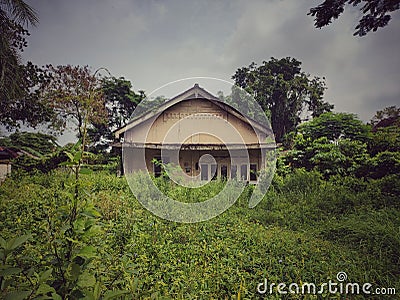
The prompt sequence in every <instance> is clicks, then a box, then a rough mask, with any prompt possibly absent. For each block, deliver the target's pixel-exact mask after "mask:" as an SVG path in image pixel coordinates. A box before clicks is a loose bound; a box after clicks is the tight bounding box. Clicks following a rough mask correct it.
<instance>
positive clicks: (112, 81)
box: [88, 77, 145, 150]
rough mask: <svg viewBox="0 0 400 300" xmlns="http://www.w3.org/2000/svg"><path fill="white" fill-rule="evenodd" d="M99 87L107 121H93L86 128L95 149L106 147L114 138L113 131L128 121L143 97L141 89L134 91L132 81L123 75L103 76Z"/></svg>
mask: <svg viewBox="0 0 400 300" xmlns="http://www.w3.org/2000/svg"><path fill="white" fill-rule="evenodd" d="M101 89H102V92H103V94H104V101H105V107H106V110H107V121H106V122H100V123H97V122H94V123H93V124H92V126H91V127H90V128H89V129H88V135H89V138H90V143H91V144H92V146H94V147H95V148H96V149H97V150H102V149H104V148H107V147H108V143H109V142H111V141H112V140H113V139H114V136H113V131H114V130H116V129H118V128H120V127H123V126H125V125H126V124H127V123H128V122H129V120H130V117H131V115H132V113H133V111H134V110H135V108H136V107H137V105H138V104H139V103H140V102H141V101H142V99H144V97H145V95H144V92H143V91H139V92H138V93H135V92H134V90H133V88H132V83H131V82H130V81H129V80H126V79H125V78H124V77H120V78H116V77H106V78H103V79H102V81H101Z"/></svg>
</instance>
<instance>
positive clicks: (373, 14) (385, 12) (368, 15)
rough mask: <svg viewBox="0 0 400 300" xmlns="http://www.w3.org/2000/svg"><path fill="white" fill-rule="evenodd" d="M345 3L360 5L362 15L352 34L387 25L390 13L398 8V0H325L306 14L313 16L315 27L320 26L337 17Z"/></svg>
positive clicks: (399, 0) (399, 3)
mask: <svg viewBox="0 0 400 300" xmlns="http://www.w3.org/2000/svg"><path fill="white" fill-rule="evenodd" d="M346 5H353V6H361V7H360V11H361V13H362V15H363V16H362V18H361V19H360V20H359V22H358V25H357V26H356V28H355V30H356V31H355V32H354V35H358V36H364V35H366V34H367V33H369V32H370V31H377V30H378V29H379V28H381V27H385V26H386V25H388V23H389V21H390V19H391V16H390V14H391V13H392V12H394V11H396V10H398V9H399V8H400V0H339V1H337V0H325V1H324V2H323V3H321V4H320V5H318V6H316V7H313V8H311V9H310V11H309V13H308V15H311V16H313V17H315V27H317V28H322V27H324V26H326V25H329V24H330V23H332V21H333V20H334V19H337V18H339V16H340V15H341V14H342V13H343V12H344V9H345V6H346Z"/></svg>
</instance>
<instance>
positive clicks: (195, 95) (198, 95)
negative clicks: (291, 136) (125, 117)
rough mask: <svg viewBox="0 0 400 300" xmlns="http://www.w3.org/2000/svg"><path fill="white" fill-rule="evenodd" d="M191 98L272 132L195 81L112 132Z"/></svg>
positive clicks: (117, 131)
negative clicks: (189, 86) (206, 102)
mask: <svg viewBox="0 0 400 300" xmlns="http://www.w3.org/2000/svg"><path fill="white" fill-rule="evenodd" d="M192 99H207V100H209V101H211V102H212V103H214V104H215V105H217V106H219V107H220V108H222V109H223V110H225V111H227V112H229V113H230V114H232V115H234V116H235V117H237V118H239V119H241V120H242V121H244V122H246V123H248V122H250V124H251V125H252V126H254V127H255V128H257V129H259V130H261V131H263V132H268V134H272V130H271V128H266V127H265V126H264V125H262V124H260V123H259V122H257V121H255V120H253V119H251V118H249V117H244V116H243V115H242V114H241V113H240V112H238V111H237V110H236V109H235V108H234V107H232V106H230V105H229V104H227V103H225V102H222V101H221V100H220V99H219V98H217V97H215V96H214V95H213V94H211V93H209V92H208V91H206V90H205V89H203V88H201V87H200V86H199V85H198V84H197V83H196V84H195V85H194V86H193V87H191V88H190V89H188V90H186V91H184V92H182V93H180V94H179V95H177V96H175V97H173V98H171V99H169V100H167V101H165V102H164V103H163V104H161V105H160V106H159V107H157V108H156V109H154V110H150V111H147V112H145V113H144V114H142V115H139V116H137V117H135V118H134V119H132V120H131V121H129V123H128V124H127V125H125V126H123V127H121V128H119V129H117V130H116V131H115V132H114V134H115V137H116V138H119V136H120V135H121V134H123V133H124V132H125V131H127V130H129V129H131V128H133V127H135V126H137V125H139V124H141V123H143V122H145V121H147V120H149V119H151V118H152V117H154V116H157V115H159V114H161V113H162V112H163V111H165V110H166V109H168V108H170V107H171V106H174V105H175V104H177V103H179V102H182V101H186V100H192Z"/></svg>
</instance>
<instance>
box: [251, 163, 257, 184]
mask: <svg viewBox="0 0 400 300" xmlns="http://www.w3.org/2000/svg"><path fill="white" fill-rule="evenodd" d="M256 180H257V164H250V181H256Z"/></svg>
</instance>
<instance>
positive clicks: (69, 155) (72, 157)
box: [64, 151, 74, 161]
mask: <svg viewBox="0 0 400 300" xmlns="http://www.w3.org/2000/svg"><path fill="white" fill-rule="evenodd" d="M64 153H65V154H66V155H67V156H68V158H69V160H70V161H74V156H73V155H72V153H71V152H68V151H64Z"/></svg>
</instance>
